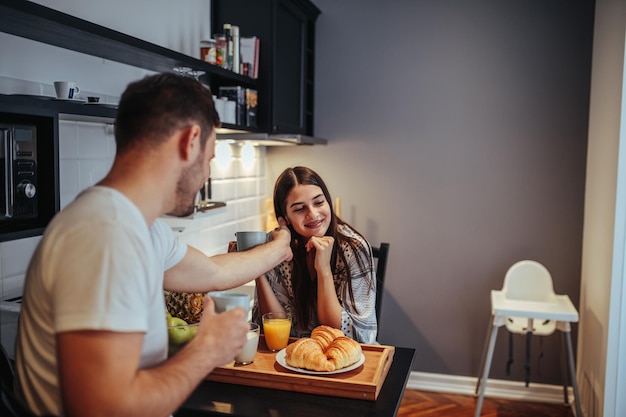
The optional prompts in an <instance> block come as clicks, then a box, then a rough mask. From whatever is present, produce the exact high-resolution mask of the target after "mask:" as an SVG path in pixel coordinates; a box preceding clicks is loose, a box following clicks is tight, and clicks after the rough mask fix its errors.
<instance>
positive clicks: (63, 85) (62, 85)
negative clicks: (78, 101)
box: [54, 81, 80, 100]
mask: <svg viewBox="0 0 626 417" xmlns="http://www.w3.org/2000/svg"><path fill="white" fill-rule="evenodd" d="M54 90H55V91H56V93H57V98H59V99H62V100H72V99H75V98H76V96H78V93H80V88H79V87H78V86H77V85H76V84H75V83H73V82H70V81H55V82H54Z"/></svg>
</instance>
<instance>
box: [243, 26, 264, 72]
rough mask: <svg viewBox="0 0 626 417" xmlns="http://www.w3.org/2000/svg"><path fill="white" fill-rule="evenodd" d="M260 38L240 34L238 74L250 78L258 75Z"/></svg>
mask: <svg viewBox="0 0 626 417" xmlns="http://www.w3.org/2000/svg"><path fill="white" fill-rule="evenodd" d="M260 44H261V40H260V39H259V38H258V37H257V36H242V37H240V39H239V54H240V56H241V67H242V71H240V74H243V75H247V76H248V77H250V78H255V79H256V78H258V77H259V47H260Z"/></svg>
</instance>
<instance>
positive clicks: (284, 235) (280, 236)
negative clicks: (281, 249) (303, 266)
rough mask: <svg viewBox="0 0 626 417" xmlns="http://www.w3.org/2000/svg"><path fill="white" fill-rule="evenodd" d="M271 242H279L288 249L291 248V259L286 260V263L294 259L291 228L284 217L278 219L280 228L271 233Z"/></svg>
mask: <svg viewBox="0 0 626 417" xmlns="http://www.w3.org/2000/svg"><path fill="white" fill-rule="evenodd" d="M271 240H272V241H279V242H281V243H283V244H285V245H287V247H289V257H288V258H287V259H285V260H286V261H290V260H291V258H293V253H292V252H291V247H290V246H291V231H290V230H289V227H287V222H286V221H285V219H284V218H283V217H279V218H278V227H277V228H276V229H274V230H272V232H271Z"/></svg>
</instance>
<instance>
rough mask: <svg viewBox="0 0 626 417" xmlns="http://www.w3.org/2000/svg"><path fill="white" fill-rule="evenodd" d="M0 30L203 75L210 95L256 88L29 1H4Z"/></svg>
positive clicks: (187, 58) (135, 63) (161, 69)
mask: <svg viewBox="0 0 626 417" xmlns="http://www.w3.org/2000/svg"><path fill="white" fill-rule="evenodd" d="M0 31H2V32H5V33H9V34H12V35H15V36H20V37H23V38H27V39H31V40H35V41H38V42H43V43H46V44H49V45H54V46H58V47H61V48H65V49H68V50H72V51H76V52H80V53H84V54H88V55H92V56H97V57H100V58H105V59H109V60H112V61H115V62H120V63H123V64H128V65H132V66H135V67H138V68H143V69H147V70H151V71H156V72H173V71H174V68H177V67H187V68H191V69H192V70H195V71H204V72H205V74H204V75H202V76H201V77H200V81H202V82H204V83H205V84H207V85H210V86H211V87H212V91H215V89H214V88H216V87H217V86H219V85H241V86H243V87H249V88H256V84H257V80H254V79H252V78H250V77H247V76H243V75H239V74H235V73H234V72H232V71H228V70H225V69H223V68H220V67H217V66H215V65H211V64H209V63H207V62H204V61H201V60H199V59H196V58H194V57H190V56H188V55H185V54H181V53H179V52H176V51H172V50H170V49H167V48H163V47H161V46H158V45H155V44H152V43H150V42H146V41H143V40H141V39H138V38H135V37H133V36H129V35H126V34H124V33H121V32H118V31H115V30H112V29H109V28H106V27H104V26H100V25H97V24H95V23H92V22H89V21H86V20H83V19H79V18H77V17H74V16H71V15H68V14H65V13H62V12H59V11H57V10H54V9H50V8H48V7H45V6H42V5H39V4H37V3H32V2H30V1H24V0H3V1H2V3H0ZM95 107H97V106H92V108H91V109H85V108H80V107H67V106H66V107H65V108H64V109H63V110H64V111H69V112H71V111H72V110H73V109H75V110H79V109H80V114H83V115H84V114H87V115H88V114H89V113H90V112H91V111H94V112H98V111H97V110H95ZM111 114H114V112H111ZM96 115H97V116H98V115H99V114H96ZM224 127H225V128H229V129H231V130H235V131H237V130H246V131H251V130H252V131H254V130H255V129H250V128H246V127H243V126H238V125H228V124H225V125H224Z"/></svg>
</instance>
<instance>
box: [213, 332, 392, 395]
mask: <svg viewBox="0 0 626 417" xmlns="http://www.w3.org/2000/svg"><path fill="white" fill-rule="evenodd" d="M294 340H296V339H292V340H290V342H292V341H294ZM361 348H362V350H363V355H365V362H364V363H363V365H361V366H359V367H358V368H357V369H354V370H352V371H348V372H345V373H340V374H333V375H323V376H320V375H309V374H302V373H298V372H295V371H290V370H289V369H286V368H283V367H282V366H281V365H279V364H278V362H276V353H275V352H272V351H270V350H269V349H267V346H266V345H265V339H264V337H263V335H261V339H260V340H259V348H258V350H257V354H256V356H255V358H254V363H251V364H250V365H235V363H234V362H231V363H230V364H228V365H226V366H222V367H219V368H216V369H214V370H213V372H211V373H210V374H209V375H208V376H207V378H206V379H207V380H209V381H217V382H227V383H230V384H239V385H250V386H254V387H262V388H272V389H280V390H285V391H296V392H306V393H310V394H322V395H331V396H334V397H345V398H357V399H362V400H370V401H374V400H376V398H378V394H379V393H380V389H381V387H382V385H383V382H385V378H386V377H387V373H388V372H389V368H390V367H391V362H392V361H393V354H394V351H395V348H394V347H393V346H384V345H363V344H362V345H361Z"/></svg>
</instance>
